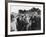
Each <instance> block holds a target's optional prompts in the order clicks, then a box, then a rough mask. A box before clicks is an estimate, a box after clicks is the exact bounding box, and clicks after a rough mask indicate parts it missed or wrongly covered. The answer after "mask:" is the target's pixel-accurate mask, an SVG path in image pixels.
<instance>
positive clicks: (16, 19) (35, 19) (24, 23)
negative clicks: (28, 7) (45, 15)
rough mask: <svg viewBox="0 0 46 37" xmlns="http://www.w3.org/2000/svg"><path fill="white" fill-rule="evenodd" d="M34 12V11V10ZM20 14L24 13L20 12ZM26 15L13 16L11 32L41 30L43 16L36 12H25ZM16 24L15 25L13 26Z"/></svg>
mask: <svg viewBox="0 0 46 37" xmlns="http://www.w3.org/2000/svg"><path fill="white" fill-rule="evenodd" d="M33 10H34V9H33ZM37 11H38V12H39V10H38V9H37ZM20 12H22V11H21V10H20ZM24 12H26V13H25V14H24V13H19V14H17V16H16V14H15V15H14V14H13V15H11V25H12V26H11V31H29V30H40V29H41V16H40V13H39V14H38V13H37V12H36V11H35V12H32V13H30V11H25V10H24ZM13 23H14V24H13Z"/></svg>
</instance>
